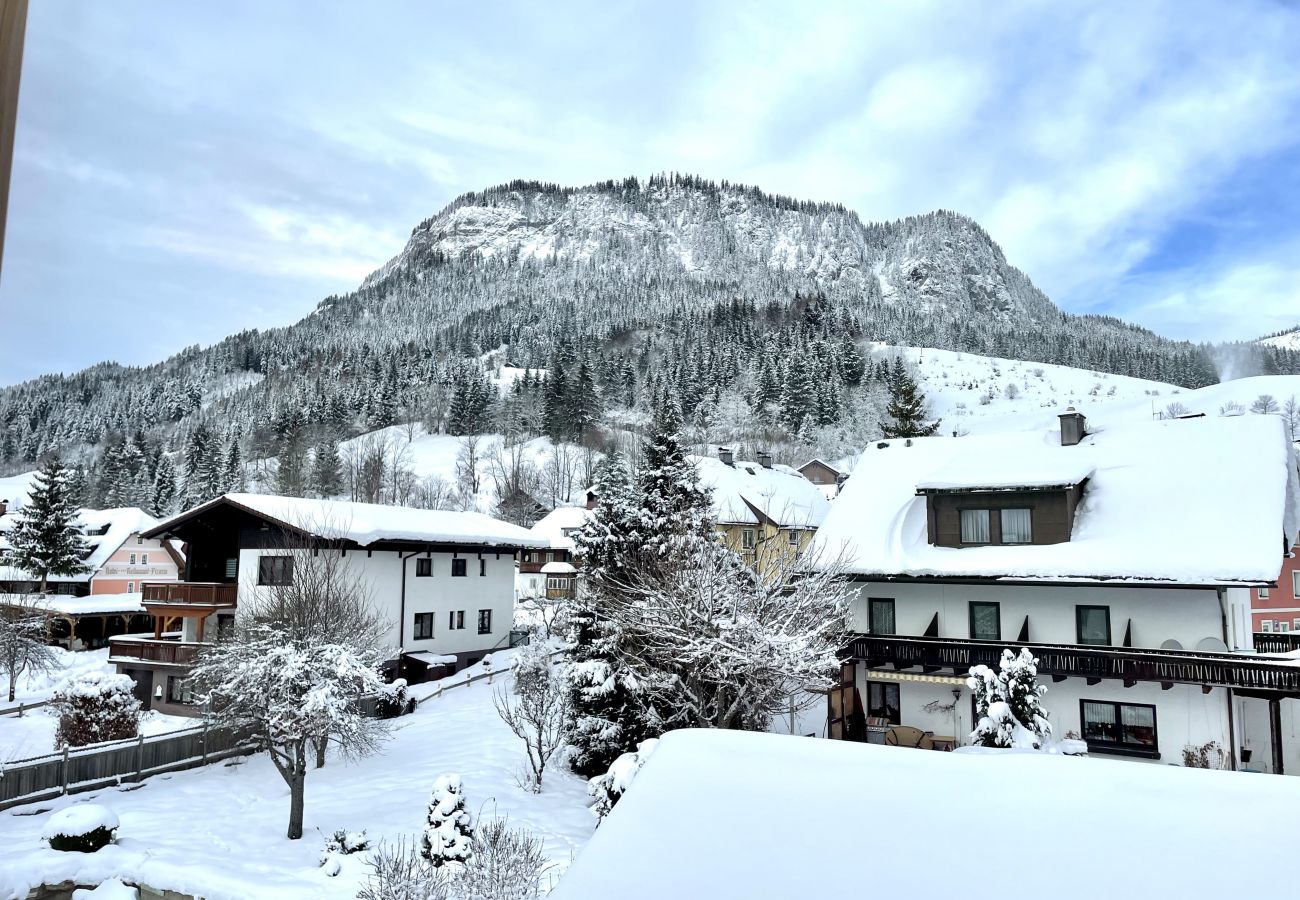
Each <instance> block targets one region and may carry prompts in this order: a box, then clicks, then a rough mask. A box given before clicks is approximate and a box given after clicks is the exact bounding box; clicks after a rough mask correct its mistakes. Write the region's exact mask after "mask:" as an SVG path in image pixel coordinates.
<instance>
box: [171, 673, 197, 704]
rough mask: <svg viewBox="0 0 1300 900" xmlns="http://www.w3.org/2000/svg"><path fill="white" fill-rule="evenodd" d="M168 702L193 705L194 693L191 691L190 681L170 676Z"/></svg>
mask: <svg viewBox="0 0 1300 900" xmlns="http://www.w3.org/2000/svg"><path fill="white" fill-rule="evenodd" d="M167 700H168V701H169V702H171V703H184V704H186V705H193V703H194V691H192V690H191V689H190V682H189V679H187V678H177V677H176V676H175V675H169V676H168V677H167Z"/></svg>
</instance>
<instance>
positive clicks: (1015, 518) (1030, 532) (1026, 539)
mask: <svg viewBox="0 0 1300 900" xmlns="http://www.w3.org/2000/svg"><path fill="white" fill-rule="evenodd" d="M1033 540H1034V527H1033V521H1032V517H1031V516H1030V514H1029V510H1028V509H1004V510H1002V543H1004V544H1030V543H1033Z"/></svg>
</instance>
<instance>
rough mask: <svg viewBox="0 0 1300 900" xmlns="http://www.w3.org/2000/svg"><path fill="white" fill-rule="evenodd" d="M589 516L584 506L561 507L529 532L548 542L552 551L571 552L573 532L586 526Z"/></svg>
mask: <svg viewBox="0 0 1300 900" xmlns="http://www.w3.org/2000/svg"><path fill="white" fill-rule="evenodd" d="M591 516H592V512H591V510H589V509H587V508H586V507H585V506H561V507H559V508H557V509H553V510H551V511H550V512H549V513H547V514H546V515H545V516H543V517H542V520H541V521H540V522H538V523H537V524H536V525H534V526H533V527H532V528H530V529H529V531H531V532H532V533H533V534H535V535H537V536H539V537H544V538H546V539H547V540H548V541H550V546H551V549H552V550H573V537H572V534H573V532H575V531H577V530H578V529H579V528H581V527H582V526H583V525H586V524H587V522H588V521H590V519H591Z"/></svg>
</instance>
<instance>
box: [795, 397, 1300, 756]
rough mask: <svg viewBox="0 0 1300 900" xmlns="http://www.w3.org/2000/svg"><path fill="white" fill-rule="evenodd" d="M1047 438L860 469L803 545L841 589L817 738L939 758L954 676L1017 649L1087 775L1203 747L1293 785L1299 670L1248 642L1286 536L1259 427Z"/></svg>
mask: <svg viewBox="0 0 1300 900" xmlns="http://www.w3.org/2000/svg"><path fill="white" fill-rule="evenodd" d="M1061 421H1062V428H1061V432H1060V433H1058V432H1056V431H1052V432H1049V433H1042V432H1026V433H1019V434H1004V435H996V436H985V437H964V438H940V437H934V438H922V439H915V440H891V441H881V442H879V443H877V444H875V445H874V446H872V447H871V448H869V449H868V450H867V451H866V452H865V453H864V454H863V456H862V458H861V461H860V462H859V464H858V466H857V468H856V469H855V470H854V474H853V477H852V478H851V479H849V481H848V482H847V483H846V485H845V487H844V490H843V492H842V493H841V494H840V497H839V499H837V500H836V501H835V504H834V508H833V509H832V511H831V513H830V515H829V516H828V517H827V519H826V521H825V523H824V524H823V526H822V528H821V530H820V532H819V533H818V536H817V541H816V546H817V547H818V548H819V549H820V550H822V551H824V553H825V554H826V555H827V556H837V555H842V557H843V558H844V559H845V560H846V561H847V565H848V570H849V572H850V573H851V576H852V577H853V579H854V580H855V581H856V582H857V584H858V593H857V598H856V600H855V601H854V604H853V611H852V615H853V623H852V626H853V630H854V631H855V636H854V637H853V639H852V640H851V641H850V644H849V647H848V648H847V652H846V664H845V666H844V669H843V673H842V686H841V687H840V688H839V689H837V690H836V691H834V692H833V694H832V698H831V700H832V702H831V710H830V722H829V732H830V734H831V736H834V737H846V738H850V739H857V740H862V739H866V740H868V741H880V740H882V739H883V738H884V736H885V729H886V728H887V727H888V726H891V725H902V726H912V727H914V728H915V729H918V730H919V732H921V733H924V732H929V733H930V737H927V738H926V739H925V743H926V744H927V745H928V744H929V743H930V742H931V741H932V740H933V741H936V742H938V743H940V744H941V745H943V744H947V743H948V742H950V741H955V742H956V743H961V742H962V741H963V740H964V738H965V735H967V734H968V733H969V732H970V730H971V727H972V722H971V719H972V715H973V706H972V698H971V697H970V693H969V691H968V690H967V689H966V687H965V685H964V677H963V676H964V674H965V673H966V671H967V670H968V669H969V667H970V666H972V665H975V664H980V663H983V664H987V665H991V666H996V663H997V659H998V658H999V656H1000V654H1001V652H1002V650H1003V648H1012V649H1016V648H1020V647H1028V648H1030V649H1031V650H1032V652H1033V653H1034V654H1035V655H1036V656H1037V657H1038V658H1039V660H1040V662H1039V680H1040V683H1042V684H1045V685H1046V686H1047V687H1048V693H1047V696H1046V699H1045V705H1046V708H1047V709H1048V711H1049V712H1050V714H1051V721H1052V724H1053V727H1054V730H1055V732H1056V734H1058V735H1060V736H1065V735H1067V734H1071V733H1073V734H1074V735H1077V736H1080V737H1082V738H1083V739H1084V740H1086V741H1087V743H1088V747H1089V752H1090V753H1091V754H1093V755H1118V756H1127V757H1134V758H1140V759H1148V760H1159V761H1161V762H1165V763H1181V762H1182V759H1183V752H1184V750H1185V749H1187V748H1199V747H1203V746H1205V745H1207V744H1209V743H1210V742H1214V743H1215V744H1217V745H1218V747H1220V748H1222V749H1223V750H1224V751H1225V752H1228V753H1229V757H1230V758H1229V764H1236V765H1239V766H1241V767H1244V768H1251V769H1257V770H1264V771H1276V772H1280V771H1300V741H1297V740H1296V739H1295V736H1296V729H1297V725H1298V724H1300V723H1298V721H1297V720H1300V716H1297V714H1296V710H1295V709H1294V707H1295V706H1296V705H1297V704H1296V703H1294V702H1292V701H1293V698H1296V697H1300V664H1298V662H1297V661H1296V660H1294V659H1285V658H1276V657H1273V658H1269V657H1262V656H1260V655H1258V654H1256V653H1255V651H1254V646H1253V642H1252V633H1251V626H1250V602H1251V601H1250V593H1251V590H1252V589H1253V588H1257V587H1260V586H1270V585H1272V584H1274V583H1275V582H1276V580H1277V578H1278V574H1279V572H1280V570H1281V566H1282V558H1283V553H1284V552H1285V550H1286V548H1287V547H1289V546H1291V545H1292V544H1293V543H1294V539H1295V537H1296V534H1297V528H1298V527H1300V519H1298V509H1300V507H1298V505H1297V504H1298V500H1297V498H1298V495H1300V487H1298V485H1297V476H1296V461H1295V454H1294V450H1293V448H1292V447H1291V444H1290V443H1289V442H1288V440H1287V439H1286V435H1285V431H1284V427H1283V423H1282V422H1281V420H1280V419H1278V418H1277V417H1274V416H1248V417H1239V418H1231V419H1225V418H1200V419H1189V420H1176V421H1167V422H1153V423H1149V424H1139V425H1123V426H1115V427H1100V428H1094V429H1088V427H1087V423H1086V422H1085V421H1084V419H1083V416H1081V415H1079V414H1077V413H1074V412H1072V411H1071V412H1069V413H1067V414H1066V415H1064V416H1062V417H1061ZM904 733H905V734H908V735H911V734H914V732H904ZM896 734H897V733H896Z"/></svg>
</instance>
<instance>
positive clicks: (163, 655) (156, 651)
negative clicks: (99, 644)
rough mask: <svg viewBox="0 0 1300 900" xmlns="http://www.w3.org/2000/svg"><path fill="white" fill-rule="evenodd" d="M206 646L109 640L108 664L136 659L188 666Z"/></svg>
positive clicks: (158, 641) (163, 641)
mask: <svg viewBox="0 0 1300 900" xmlns="http://www.w3.org/2000/svg"><path fill="white" fill-rule="evenodd" d="M206 646H207V645H206V644H199V643H195V642H192V641H173V640H168V639H166V638H164V639H162V640H157V639H150V638H123V637H118V638H111V639H110V640H109V651H108V659H109V662H115V661H117V660H131V659H136V660H140V661H141V662H151V663H167V664H169V665H174V666H188V665H192V664H193V663H194V658H195V657H196V656H198V653H199V651H200V650H201V649H203V648H204V647H206Z"/></svg>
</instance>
